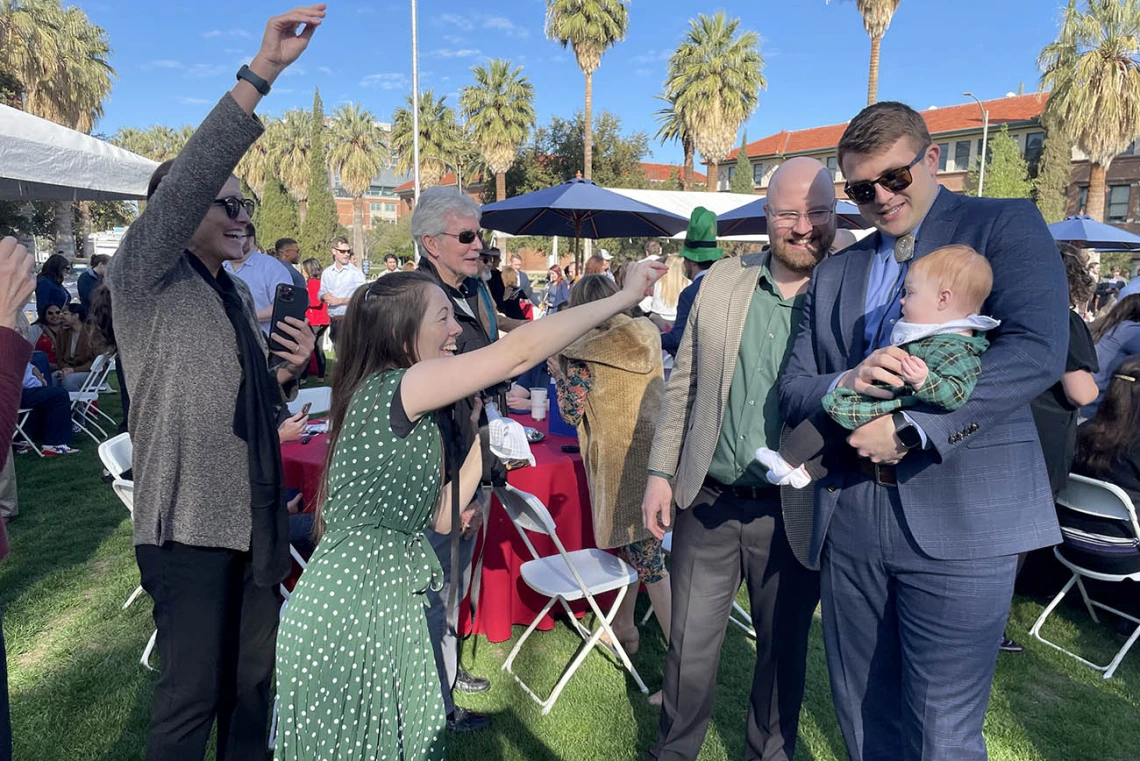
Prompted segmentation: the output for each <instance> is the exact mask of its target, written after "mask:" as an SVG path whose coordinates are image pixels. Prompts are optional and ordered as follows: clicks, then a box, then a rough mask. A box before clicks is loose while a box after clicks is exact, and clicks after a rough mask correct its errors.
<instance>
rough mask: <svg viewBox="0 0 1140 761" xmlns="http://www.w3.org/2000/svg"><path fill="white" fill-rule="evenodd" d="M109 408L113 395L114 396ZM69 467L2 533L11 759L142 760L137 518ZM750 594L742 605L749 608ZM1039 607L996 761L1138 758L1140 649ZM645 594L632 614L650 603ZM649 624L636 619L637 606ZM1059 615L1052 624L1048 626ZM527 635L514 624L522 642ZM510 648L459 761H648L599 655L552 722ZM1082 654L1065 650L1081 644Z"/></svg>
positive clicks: (544, 672)
mask: <svg viewBox="0 0 1140 761" xmlns="http://www.w3.org/2000/svg"><path fill="white" fill-rule="evenodd" d="M103 399H104V400H105V401H106V402H107V403H108V404H107V405H106V406H107V407H108V408H109V409H110V410H111V411H113V412H117V402H118V400H117V398H112V397H110V396H105V397H103ZM76 444H77V446H80V447H82V448H83V453H82V454H80V455H76V456H73V457H56V458H51V459H39V458H37V457H35V456H34V455H21V456H20V457H19V458H18V459H17V473H18V479H19V486H20V517H19V518H18V519H17V520H16V521H15V522H14V523H12V524H11V525H10V526H9V530H10V533H11V538H12V555H11V556H10V557H9V558H8V559H7V560H6V561H4V563H2V564H0V603H2V604H3V606H4V608H5V614H4V627H5V636H6V638H7V643H8V668H9V679H10V684H9V690H10V692H11V699H12V722H13V732H14V734H15V758H17V759H19V761H119V760H122V761H126V760H127V759H131V760H133V759H138V758H140V755H141V752H142V747H143V738H144V735H145V732H146V726H147V717H148V714H149V704H150V699H151V693H152V690H153V689H154V685H155V682H156V680H157V674H155V673H153V672H150V671H147V670H145V669H144V668H143V667H142V666H141V665H139V662H138V661H139V656H140V654H141V653H142V649H143V646H144V645H145V644H146V641H147V638H148V637H149V636H150V633H151V631H152V629H153V624H152V622H151V618H150V603H149V599H148V598H147V597H145V596H144V597H142V598H141V599H140V600H139V601H138V602H136V603H135V604H134V605H132V606H131V607H130V608H129V609H127V610H125V611H124V610H121V609H120V608H121V605H122V603H123V602H124V601H125V600H126V598H127V596H128V595H129V594H130V593H131V591H132V590H133V589H134V588H135V586H136V585H137V584H138V570H137V568H136V566H135V561H134V553H133V550H132V547H131V531H130V520H129V517H128V514H127V512H126V510H125V509H124V508H123V506H122V504H121V503H120V502H119V501H118V499H116V498H115V496H114V494H113V493H112V491H111V488H110V487H109V486H107V485H105V484H103V483H102V482H101V481H100V480H99V474H100V470H101V466H100V465H99V462H98V457H97V456H96V453H95V446H94V445H93V443H92V442H91V441H90V440H78V439H77V442H76ZM742 601H743V598H742ZM1042 603H1043V601H1041V600H1037V599H1030V598H1024V597H1019V598H1017V599H1016V600H1015V603H1014V608H1013V613H1012V617H1011V621H1010V626H1009V631H1010V633H1011V634H1012V635H1013V636H1014V637H1015V638H1017V639H1019V640H1021V641H1022V642H1024V643H1025V644H1026V645H1027V647H1028V651H1027V652H1026V653H1024V654H1023V655H1002V656H1001V659H1000V661H999V664H998V670H997V677H996V680H995V684H994V692H993V698H992V700H991V703H990V710H989V714H988V716H987V719H986V738H987V740H988V742H989V747H990V756H991V758H993V759H997V760H998V761H1015V760H1016V761H1029V760H1030V759H1045V760H1048V761H1076V760H1084V759H1090V760H1095V761H1126V760H1129V759H1131V760H1133V761H1138V760H1140V743H1137V739H1138V737H1140V650H1138V651H1137V652H1134V653H1132V654H1130V656H1129V657H1128V658H1127V659H1126V660H1125V662H1124V664H1123V666H1122V667H1121V669H1120V670H1119V671H1118V672H1117V675H1116V677H1114V678H1113V679H1111V680H1109V681H1105V680H1103V679H1101V678H1100V676H1099V674H1097V673H1096V672H1094V671H1092V670H1091V669H1088V668H1086V667H1084V666H1082V665H1081V664H1079V663H1077V662H1076V661H1074V660H1072V659H1070V658H1068V657H1067V656H1064V655H1062V654H1061V653H1058V652H1056V651H1054V650H1052V649H1051V648H1048V647H1046V646H1045V645H1042V644H1041V643H1039V642H1037V641H1036V640H1034V639H1032V638H1031V637H1029V635H1028V629H1029V627H1030V625H1031V624H1032V623H1033V620H1034V619H1035V618H1036V616H1037V615H1038V614H1039V613H1040V611H1041V608H1042ZM645 605H646V603H645V601H644V599H643V600H641V601H640V604H639V608H640V609H644V606H645ZM639 615H640V613H639ZM1053 621H1055V622H1056V623H1053ZM518 633H521V627H520V628H517V629H516V635H517V634H518ZM1047 635H1048V636H1050V637H1051V638H1053V639H1056V640H1060V641H1062V642H1064V643H1068V644H1069V645H1072V646H1073V648H1075V649H1078V650H1079V651H1080V652H1082V653H1083V654H1085V655H1086V657H1089V658H1090V659H1092V660H1095V661H1099V662H1102V663H1103V662H1107V660H1108V659H1109V657H1110V656H1111V654H1112V653H1113V652H1114V651H1115V650H1116V648H1117V647H1119V642H1118V640H1117V639H1116V638H1115V636H1114V635H1113V633H1112V631H1111V630H1110V628H1109V627H1107V626H1097V625H1095V624H1093V623H1091V622H1090V621H1089V620H1088V617H1087V615H1086V614H1085V613H1084V612H1083V610H1076V609H1069V610H1065V609H1062V611H1061V612H1060V613H1059V614H1057V616H1056V617H1055V619H1053V620H1051V622H1050V627H1049V628H1048V630H1047ZM578 643H579V640H578V638H577V636H576V635H574V634H573V633H571V632H570V630H569V629H568V628H566V627H565V626H563V627H559V628H556V629H555V630H554V631H552V632H547V633H541V632H539V633H536V634H535V635H534V636H532V637H531V639H530V640H529V641H528V642H527V645H526V648H525V649H524V651H523V653H522V654H521V655H520V656H519V658H518V659H517V661H516V671H518V672H519V673H521V674H523V675H525V677H526V678H527V680H528V682H529V683H531V684H532V685H534V686H536V687H537V688H538V690H539V691H545V690H548V689H549V688H550V687H551V686H552V685H553V684H554V682H555V680H556V679H557V675H558V673H559V671H560V669H561V668H562V666H563V665H564V664H565V663H566V662H567V661H568V660H569V659H570V657H571V655H572V653H573V652H574V650H575V648H576V647H577V645H578ZM510 646H511V643H508V642H504V643H500V644H490V643H488V642H487V641H486V640H485V639H482V638H473V639H471V640H469V641H468V642H467V643H466V645H465V647H466V650H467V652H466V653H465V662H466V663H467V664H468V668H469V669H470V670H471V671H472V672H473V673H476V674H479V675H484V676H489V677H491V679H492V683H493V687H492V689H491V691H490V692H488V693H486V694H484V695H480V696H471V697H468V696H462V697H461V698H460V702H461V703H462V704H464V705H468V706H470V707H472V708H475V709H477V710H482V711H487V712H489V713H491V714H494V725H493V727H492V729H491V730H489V731H486V732H482V733H479V734H474V735H465V736H461V737H457V738H455V742H453V743H451V744H450V748H449V756H450V758H452V759H455V760H456V761H468V760H470V761H499V760H502V761H506V760H507V759H512V760H513V759H519V760H522V759H567V760H569V759H575V760H577V759H606V760H607V761H609V760H611V759H613V760H615V761H616V760H624V759H629V760H630V761H633V760H634V759H640V758H641V757H642V755H643V753H644V751H645V749H646V748H647V747H648V746H649V744H650V743H651V742H652V740H653V737H654V736H655V733H656V728H657V710H656V709H654V708H651V707H649V705H648V704H647V703H646V702H645V700H644V697H643V696H642V695H641V694H640V693H639V692H638V691H637V690H636V688H635V687H634V686H633V682H632V680H629V679H627V678H626V677H625V675H624V674H623V672H621V671H620V670H618V669H616V668H615V667H614V666H613V665H612V664H611V662H610V661H609V660H607V659H606V658H605V657H603V656H602V655H600V654H597V653H593V654H591V655H590V657H589V658H587V660H586V662H585V664H584V665H583V667H582V668H581V669H580V670H579V672H578V674H577V675H576V676H575V677H574V679H573V680H572V681H571V682H570V685H569V686H568V687H567V688H566V690H565V692H564V693H563V694H562V697H561V698H560V700H559V702H558V704H557V705H556V706H555V707H554V710H553V711H552V712H551V713H550V714H549V715H548V716H542V715H541V714H540V712H539V710H538V707H537V706H536V705H535V704H534V703H533V702H532V701H531V700H530V699H529V698H528V697H527V696H526V695H525V693H523V692H522V690H521V689H519V688H518V687H517V686H516V685H515V684H514V681H513V680H512V679H511V677H510V676H509V675H508V674H506V673H505V672H502V671H500V666H501V664H502V663H503V661H504V660H505V658H506V654H507V652H508V650H509V648H510ZM1071 649H1072V648H1071ZM754 652H755V651H754V649H753V645H752V643H751V641H750V640H748V639H746V638H745V637H744V635H743V634H742V633H741V632H740V631H739V630H738V629H735V628H731V629H729V631H728V634H727V636H726V639H725V645H724V650H723V653H722V658H721V667H720V672H719V675H718V680H719V690H718V695H717V697H718V700H717V706H716V711H715V714H714V716H713V721H712V724H711V725H710V727H709V733H708V738H707V740H706V741H705V746H704V750H703V751H702V753H701V756H700V758H701V759H702V761H714V760H717V761H719V760H720V759H740V758H741V757H742V756H743V753H744V732H743V730H744V717H745V710H746V704H747V698H748V689H749V685H750V683H751V669H752V663H753V657H754ZM663 658H664V646H663V641H662V639H661V636H660V632H659V631H658V629H657V628H656V623H655V622H652V621H651V622H650V623H649V624H648V625H647V627H646V628H645V630H643V633H642V638H641V651H640V652H639V653H638V654H637V655H636V656H635V657H634V663H635V665H636V666H637V667H638V669H639V670H640V672H641V674H642V677H643V678H644V679H645V681H646V683H647V684H648V685H649V687H650V689H654V690H655V689H657V688H658V687H659V686H660V683H661V674H662V661H663ZM796 758H797V759H798V760H800V761H808V760H813V761H831V760H832V759H835V760H837V761H838V760H839V759H844V758H846V754H845V752H844V751H843V744H842V740H841V738H840V735H839V730H838V727H837V725H836V722H835V715H834V711H833V709H832V706H831V698H830V694H829V692H828V685H827V670H826V666H825V664H824V655H823V644H822V640H821V637H820V630H819V625H818V621H817V622H816V625H815V626H814V627H813V630H812V635H811V648H810V655H809V665H808V684H807V697H806V699H805V703H804V709H803V717H802V720H801V723H800V744H799V750H798V752H797V754H796Z"/></svg>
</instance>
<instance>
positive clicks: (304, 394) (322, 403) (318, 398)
mask: <svg viewBox="0 0 1140 761" xmlns="http://www.w3.org/2000/svg"><path fill="white" fill-rule="evenodd" d="M307 403H311V404H312V406H311V407H310V408H309V414H310V415H320V414H322V413H325V412H328V411H329V410H331V409H332V389H331V388H329V387H328V386H315V387H313V388H303V389H301V390H300V391H298V392H297V398H296V399H294V400H293V401H291V402H289V403H288V404H287V405H286V406H287V407H288V408H289V414H290V415H296V414H297V413H298V412H300V411H301V408H302V407H304V406H305V404H307Z"/></svg>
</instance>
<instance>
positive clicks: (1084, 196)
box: [1077, 185, 1089, 214]
mask: <svg viewBox="0 0 1140 761" xmlns="http://www.w3.org/2000/svg"><path fill="white" fill-rule="evenodd" d="M1088 205H1089V186H1088V185H1085V186H1084V187H1083V188H1081V192H1080V193H1079V194H1078V195H1077V213H1078V214H1084V213H1085V208H1087V207H1088Z"/></svg>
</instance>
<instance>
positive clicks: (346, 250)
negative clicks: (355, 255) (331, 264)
mask: <svg viewBox="0 0 1140 761" xmlns="http://www.w3.org/2000/svg"><path fill="white" fill-rule="evenodd" d="M333 251H336V252H337V253H338V254H347V255H348V256H352V249H351V248H334V249H333Z"/></svg>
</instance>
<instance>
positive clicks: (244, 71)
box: [237, 66, 269, 95]
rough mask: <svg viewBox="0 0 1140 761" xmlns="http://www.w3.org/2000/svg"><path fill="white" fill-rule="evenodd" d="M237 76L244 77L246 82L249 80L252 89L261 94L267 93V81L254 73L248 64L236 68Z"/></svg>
mask: <svg viewBox="0 0 1140 761" xmlns="http://www.w3.org/2000/svg"><path fill="white" fill-rule="evenodd" d="M237 78H238V79H244V80H245V81H246V82H249V83H250V84H251V85H253V89H255V90H257V91H258V92H259V93H261V94H262V95H268V94H269V82H267V81H266V80H264V79H262V78H261V77H259V76H257V75H256V74H254V73H253V69H251V68H249V66H242V67H241V68H240V69H238V73H237Z"/></svg>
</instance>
